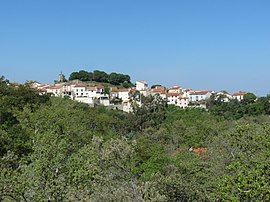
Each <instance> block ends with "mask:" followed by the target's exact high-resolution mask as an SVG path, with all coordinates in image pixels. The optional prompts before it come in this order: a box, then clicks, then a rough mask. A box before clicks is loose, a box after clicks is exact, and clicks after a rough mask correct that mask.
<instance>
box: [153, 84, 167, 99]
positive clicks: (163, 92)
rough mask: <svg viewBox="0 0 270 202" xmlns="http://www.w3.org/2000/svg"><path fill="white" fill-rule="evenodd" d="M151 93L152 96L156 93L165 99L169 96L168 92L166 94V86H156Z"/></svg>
mask: <svg viewBox="0 0 270 202" xmlns="http://www.w3.org/2000/svg"><path fill="white" fill-rule="evenodd" d="M150 94H151V95H152V96H154V95H159V96H160V97H162V98H163V99H164V100H165V99H166V98H167V94H166V89H165V88H164V87H156V88H153V89H151V91H150Z"/></svg>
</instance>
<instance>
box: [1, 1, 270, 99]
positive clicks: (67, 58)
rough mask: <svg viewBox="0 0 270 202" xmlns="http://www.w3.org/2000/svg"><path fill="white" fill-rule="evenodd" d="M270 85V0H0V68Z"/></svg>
mask: <svg viewBox="0 0 270 202" xmlns="http://www.w3.org/2000/svg"><path fill="white" fill-rule="evenodd" d="M81 69H84V70H87V71H93V70H95V69H98V70H103V71H106V72H109V73H110V72H119V73H124V74H129V75H130V76H131V78H132V81H136V80H147V81H148V83H149V84H150V85H151V84H162V85H165V86H167V87H169V86H172V85H180V86H182V87H184V88H192V89H196V90H202V89H206V90H227V91H229V92H235V91H238V90H243V91H251V92H254V93H256V94H257V95H265V94H268V93H270V79H269V77H270V1H269V0H23V1H22V0H0V75H4V76H5V77H6V78H8V79H9V80H10V81H14V82H15V81H16V82H25V81H26V80H36V81H39V82H42V83H52V82H53V81H54V80H55V79H57V77H58V74H59V73H60V72H61V71H62V72H63V73H64V74H65V75H66V77H68V76H69V74H70V73H71V72H73V71H78V70H81Z"/></svg>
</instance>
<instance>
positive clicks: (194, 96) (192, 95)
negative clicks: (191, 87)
mask: <svg viewBox="0 0 270 202" xmlns="http://www.w3.org/2000/svg"><path fill="white" fill-rule="evenodd" d="M211 94H212V93H211V92H210V91H191V92H189V97H188V98H189V101H190V102H198V101H202V100H207V99H209V98H210V96H211Z"/></svg>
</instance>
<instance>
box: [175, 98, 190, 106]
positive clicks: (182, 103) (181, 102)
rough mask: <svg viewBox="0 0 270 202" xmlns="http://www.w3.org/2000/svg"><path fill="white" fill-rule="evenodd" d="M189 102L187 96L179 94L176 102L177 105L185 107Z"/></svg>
mask: <svg viewBox="0 0 270 202" xmlns="http://www.w3.org/2000/svg"><path fill="white" fill-rule="evenodd" d="M188 104H189V100H188V97H182V96H180V98H179V100H178V102H177V106H179V107H181V108H186V107H188Z"/></svg>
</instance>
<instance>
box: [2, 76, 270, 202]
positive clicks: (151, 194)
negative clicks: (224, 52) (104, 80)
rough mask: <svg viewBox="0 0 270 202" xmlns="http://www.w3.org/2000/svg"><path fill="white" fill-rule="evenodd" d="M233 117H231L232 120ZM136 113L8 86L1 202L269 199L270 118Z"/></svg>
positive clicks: (168, 110) (148, 104) (152, 108)
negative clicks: (93, 105)
mask: <svg viewBox="0 0 270 202" xmlns="http://www.w3.org/2000/svg"><path fill="white" fill-rule="evenodd" d="M225 118H226V117H225ZM225 118H224V117H223V116H221V115H218V114H217V115H216V114H213V113H211V112H207V111H205V110H202V109H185V110H184V109H180V108H177V107H173V106H167V105H166V103H164V102H162V101H160V100H156V99H153V98H151V97H149V98H145V99H144V100H143V105H142V107H140V108H135V110H134V113H129V114H127V113H122V112H121V111H113V110H107V109H106V108H103V107H97V108H90V107H88V105H86V104H82V103H78V102H74V101H72V100H69V99H65V98H57V97H49V96H47V95H39V94H38V93H37V92H35V91H34V90H33V89H29V88H28V87H27V86H16V87H13V86H12V85H8V84H7V82H4V81H1V82H0V149H1V150H0V201H268V200H269V198H270V192H269V190H270V173H269V171H270V169H269V168H270V159H269V156H270V145H269V143H270V135H269V134H270V124H269V123H270V117H269V116H266V115H252V116H249V115H248V114H245V116H244V117H242V118H240V119H238V118H237V117H236V118H235V119H225Z"/></svg>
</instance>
